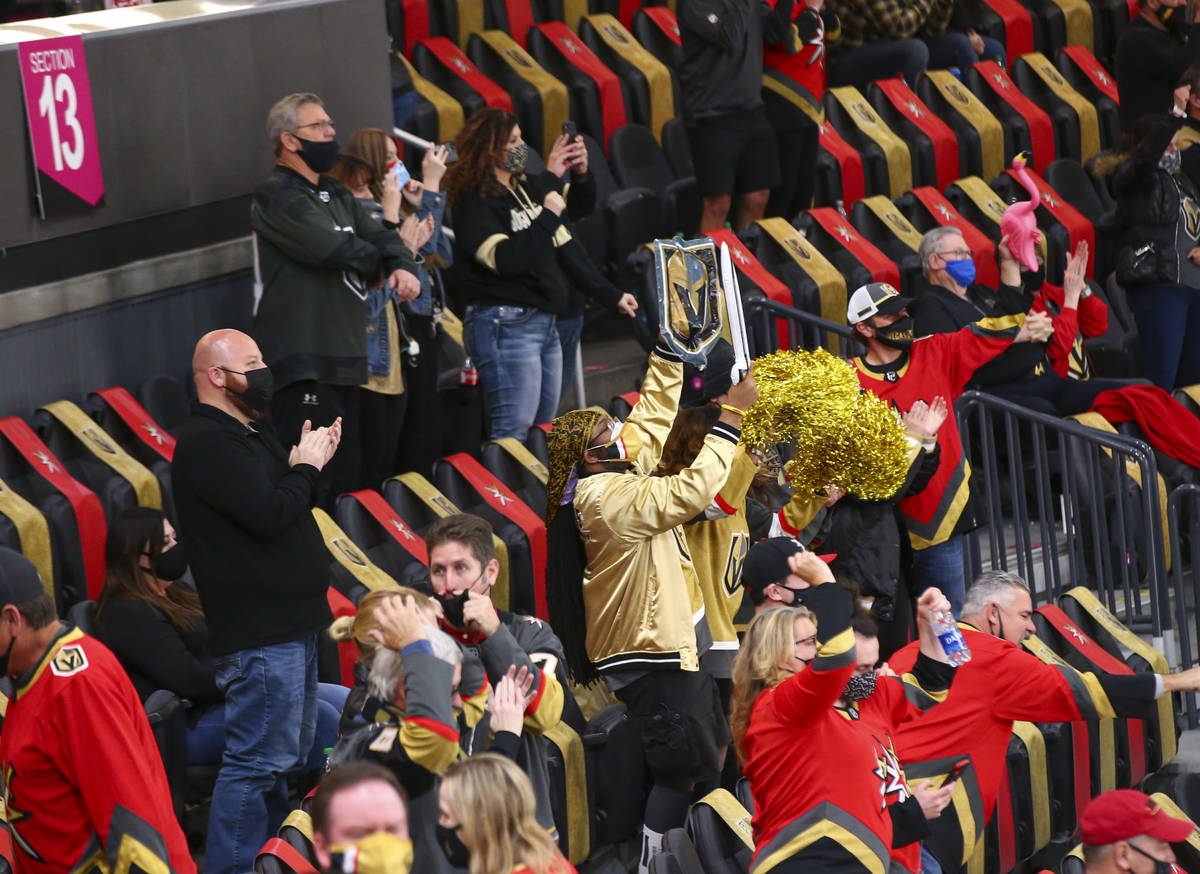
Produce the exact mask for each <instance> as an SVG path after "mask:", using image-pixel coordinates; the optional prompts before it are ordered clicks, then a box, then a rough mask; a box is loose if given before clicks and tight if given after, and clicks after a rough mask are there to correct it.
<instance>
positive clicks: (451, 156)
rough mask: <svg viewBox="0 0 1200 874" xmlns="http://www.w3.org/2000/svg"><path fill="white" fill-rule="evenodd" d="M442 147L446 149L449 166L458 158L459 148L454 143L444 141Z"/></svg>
mask: <svg viewBox="0 0 1200 874" xmlns="http://www.w3.org/2000/svg"><path fill="white" fill-rule="evenodd" d="M442 148H444V149H445V150H446V166H447V167H448V166H450V165H451V164H453V163H454V162H455V161H457V160H458V149H456V148H455V147H454V143H442Z"/></svg>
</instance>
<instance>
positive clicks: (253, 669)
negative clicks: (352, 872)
mask: <svg viewBox="0 0 1200 874" xmlns="http://www.w3.org/2000/svg"><path fill="white" fill-rule="evenodd" d="M192 378H193V379H194V380H195V383H196V395H197V397H198V399H199V401H200V402H199V404H197V406H196V407H195V409H194V410H193V412H192V416H191V418H190V419H188V421H187V422H185V423H184V425H183V427H182V428H181V429H180V432H179V437H178V442H177V443H176V447H175V459H174V461H173V462H172V465H171V483H172V486H173V487H174V492H175V506H176V509H177V511H178V513H179V528H180V531H181V532H182V533H183V536H184V537H186V538H187V542H188V562H189V564H190V566H191V569H192V573H193V575H194V577H195V580H196V588H197V591H198V592H199V594H200V601H201V603H202V604H203V605H204V613H205V616H206V618H207V620H208V627H209V629H210V644H209V645H210V649H211V650H212V654H213V659H214V668H215V670H216V678H217V686H218V688H220V689H221V692H222V693H223V694H224V696H225V755H224V757H223V758H222V760H221V772H220V776H219V777H218V778H217V784H216V787H215V788H214V789H213V800H212V813H211V815H210V818H209V826H208V844H207V846H206V848H205V866H204V869H205V871H206V872H208V874H240V872H244V871H249V870H250V869H251V868H252V867H253V864H254V855H255V853H256V852H257V851H258V849H259V847H261V846H262V844H263V842H264V841H265V840H266V839H267V838H268V837H269V836H270V835H272V834H274V833H275V831H276V829H278V827H279V825H280V823H281V822H282V821H283V818H284V816H286V815H287V812H288V808H289V805H288V792H287V773H288V772H289V771H293V770H296V769H298V768H299V767H300V766H301V765H302V764H303V762H304V760H305V757H306V755H307V753H308V750H309V748H310V747H311V746H312V742H313V735H314V733H315V729H316V694H317V634H318V633H319V632H320V631H321V630H322V629H323V628H325V627H326V626H328V625H329V622H330V621H331V617H330V614H329V607H328V605H327V603H326V600H325V591H326V587H327V577H328V567H329V559H328V556H327V555H326V554H325V548H324V544H323V543H322V540H321V534H320V531H319V530H318V529H317V524H316V521H315V520H314V519H313V516H312V512H311V510H312V506H313V501H314V497H315V495H316V487H317V476H318V474H319V473H320V471H321V469H322V468H323V467H324V466H325V465H326V464H327V463H328V461H329V459H330V458H332V457H333V454H334V452H336V451H337V448H338V442H339V441H340V439H341V420H340V419H338V420H335V421H334V422H333V424H332V425H330V426H329V427H325V428H316V429H314V428H312V427H311V423H310V422H307V421H306V422H304V424H303V427H301V428H299V429H297V430H298V437H299V441H298V442H297V443H296V444H295V445H294V446H293V447H292V448H291V451H290V453H289V452H287V451H286V450H284V448H283V447H282V446H281V445H280V444H279V442H278V441H277V440H276V439H275V438H274V436H273V435H272V434H271V433H270V432H269V431H266V430H263V431H260V430H259V429H258V428H257V427H256V426H255V422H256V421H257V420H258V419H259V418H260V417H261V416H262V415H263V413H264V412H265V411H266V409H267V406H268V404H269V403H270V400H271V393H272V392H271V389H272V377H271V371H270V369H268V367H267V366H266V363H265V362H264V361H263V358H262V353H261V352H260V351H259V349H258V346H257V345H256V344H255V342H254V340H252V339H251V338H250V337H248V336H247V335H245V334H243V333H242V332H240V331H234V330H221V331H213V332H212V333H209V334H206V335H204V336H203V337H201V338H200V342H199V343H197V344H196V351H195V354H194V356H193V358H192Z"/></svg>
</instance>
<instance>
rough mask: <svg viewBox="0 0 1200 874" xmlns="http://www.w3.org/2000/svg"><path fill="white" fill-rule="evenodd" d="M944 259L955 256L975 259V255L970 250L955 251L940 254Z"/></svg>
mask: <svg viewBox="0 0 1200 874" xmlns="http://www.w3.org/2000/svg"><path fill="white" fill-rule="evenodd" d="M938 254H939V255H941V256H942V257H943V258H948V257H950V256H951V255H953V256H954V257H955V258H974V257H975V253H974V252H972V251H971V250H970V249H953V250H951V251H949V252H938Z"/></svg>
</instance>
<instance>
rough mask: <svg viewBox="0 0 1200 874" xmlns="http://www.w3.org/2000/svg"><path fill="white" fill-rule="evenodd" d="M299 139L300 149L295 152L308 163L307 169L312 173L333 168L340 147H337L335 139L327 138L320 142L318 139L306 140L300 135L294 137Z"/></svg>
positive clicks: (323, 171) (325, 171)
mask: <svg viewBox="0 0 1200 874" xmlns="http://www.w3.org/2000/svg"><path fill="white" fill-rule="evenodd" d="M296 139H298V140H300V151H299V152H297V153H296V154H298V155H299V156H300V160H301V161H303V162H304V163H305V164H307V165H308V169H309V170H312V171H313V172H314V173H328V172H329V171H330V170H332V169H333V163H334V161H336V160H337V156H338V152H339V151H341V149H340V148H339V147H338V141H337V140H329V141H328V142H321V141H318V140H306V139H304V138H302V137H296Z"/></svg>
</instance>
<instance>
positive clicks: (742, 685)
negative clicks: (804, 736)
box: [472, 607, 817, 874]
mask: <svg viewBox="0 0 1200 874" xmlns="http://www.w3.org/2000/svg"><path fill="white" fill-rule="evenodd" d="M797 619H808V620H810V621H811V622H812V623H813V625H816V624H817V617H816V616H815V615H814V614H813V612H812V611H811V610H809V609H808V608H807V607H776V608H775V609H773V610H767V611H766V612H765V613H760V614H758V615H757V616H755V617H754V619H753V621H752V622H751V623H750V627H749V628H747V629H746V637H745V639H744V640H743V641H742V645H741V647H739V648H738V654H737V657H736V658H735V659H734V660H733V697H732V699H731V700H730V705H729V728H730V730H731V731H732V732H733V743H734V748H735V749H736V750H737V754H738V759H739V761H741V762H743V763H744V762H745V761H746V752H745V750H744V749H743V748H742V742H743V741H744V740H745V738H746V729H747V728H748V727H749V725H750V711H751V710H752V709H753V708H754V702H755V700H756V699H757V698H758V695H759V693H760V692H762V691H763V690H764V689H770V688H771V687H772V686H778V685H779V684H780V683H782V682H783V681H784V680H786V679H787V678H788V677H790V676H791V674H790V673H789V672H787V671H785V670H784V669H783V668H781V667H780V666H779V665H780V664H781V663H786V662H787V661H788V660H789V659H790V658H791V657H792V655H793V653H795V650H796V643H795V639H794V638H793V630H792V629H793V625H794V624H795V622H796V620H797ZM472 874H474V872H472Z"/></svg>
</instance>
